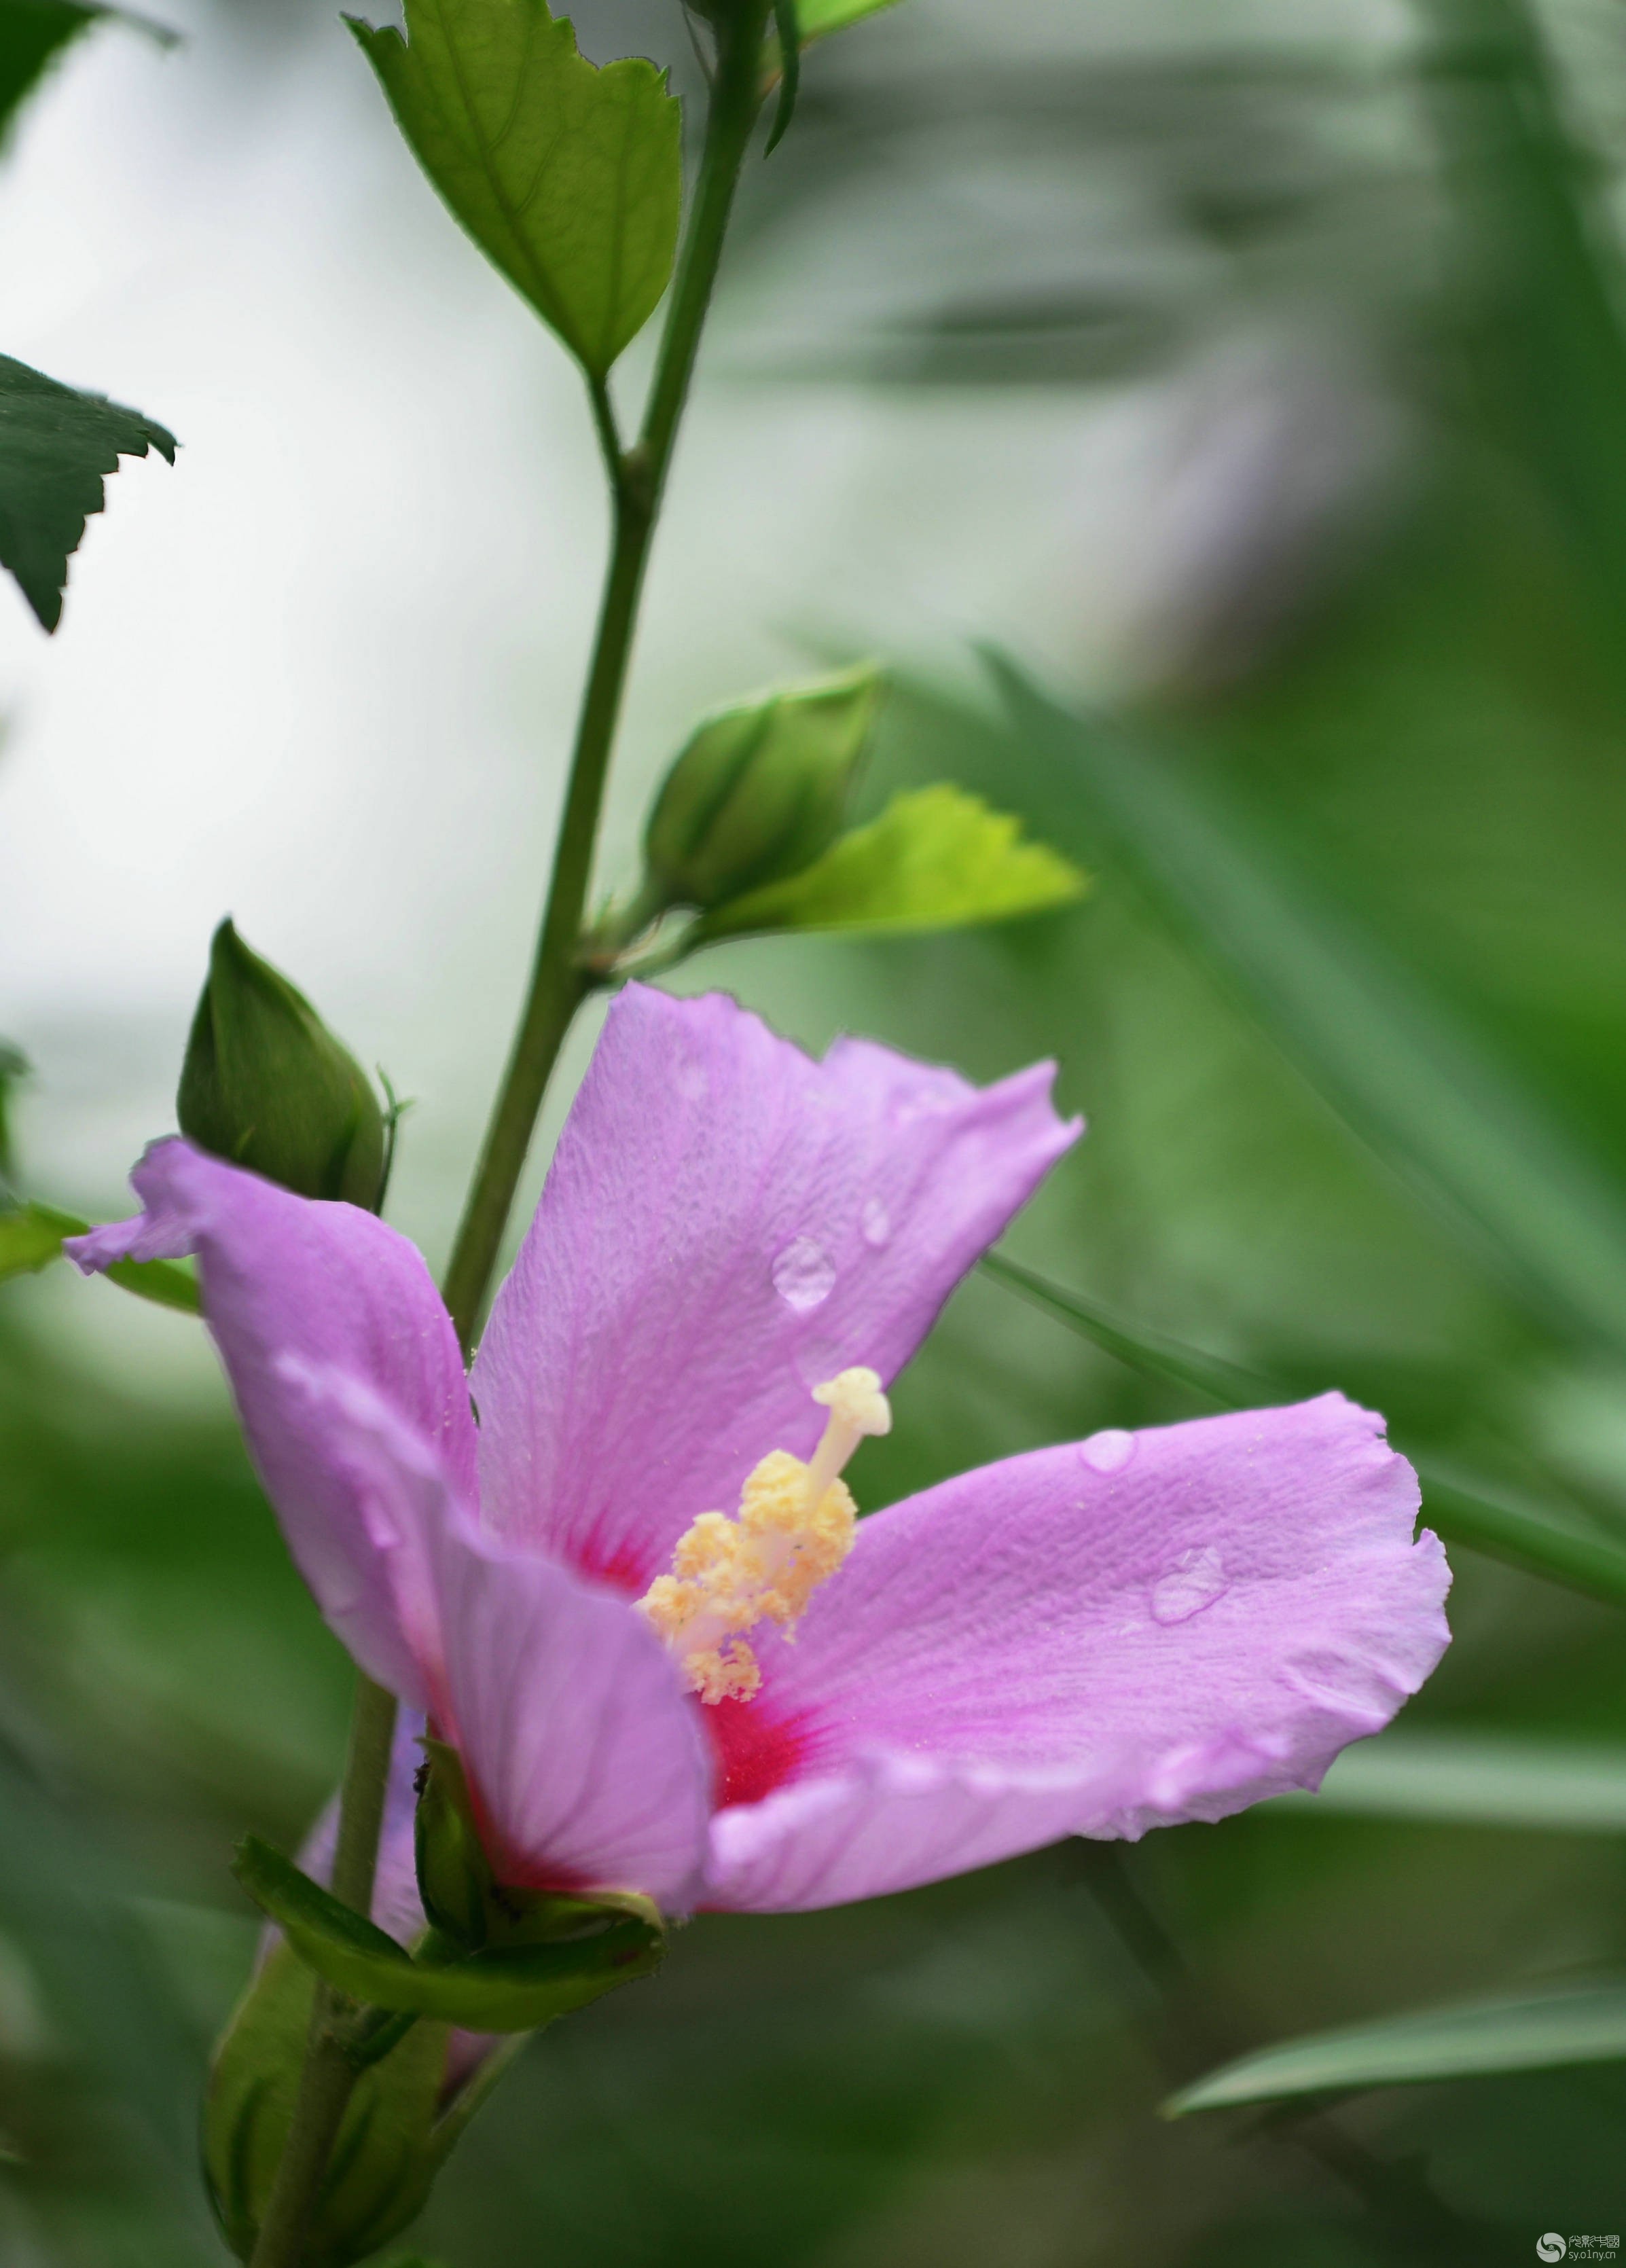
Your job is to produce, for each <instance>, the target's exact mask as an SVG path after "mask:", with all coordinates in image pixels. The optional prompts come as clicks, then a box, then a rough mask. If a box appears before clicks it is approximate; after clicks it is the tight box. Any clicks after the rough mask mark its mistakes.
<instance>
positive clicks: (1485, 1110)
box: [993, 659, 1626, 1354]
mask: <svg viewBox="0 0 1626 2268" xmlns="http://www.w3.org/2000/svg"><path fill="white" fill-rule="evenodd" d="M993 667H994V669H995V673H996V675H997V678H998V681H999V683H1000V686H1001V689H1002V690H1003V692H1004V696H1005V698H1006V700H1007V702H1008V703H1009V707H1010V711H1011V716H1012V724H1013V725H1014V728H1015V730H1016V732H1017V733H1019V735H1020V736H1021V737H1022V738H1023V740H1025V741H1026V742H1028V743H1030V744H1031V745H1032V746H1033V747H1034V748H1036V749H1038V750H1040V751H1041V752H1042V753H1043V754H1044V755H1047V756H1048V759H1049V761H1050V762H1052V763H1053V764H1054V766H1055V767H1056V770H1058V771H1064V772H1065V773H1066V775H1067V776H1068V777H1069V778H1070V779H1071V782H1072V783H1073V785H1074V788H1075V792H1076V793H1077V794H1078V796H1079V797H1080V798H1082V799H1084V801H1085V804H1086V805H1087V806H1088V807H1089V808H1090V810H1091V812H1092V813H1093V816H1094V817H1095V818H1096V820H1097V821H1099V823H1100V825H1101V827H1102V828H1104V829H1105V830H1106V831H1107V833H1108V834H1110V835H1111V836H1113V837H1114V838H1115V842H1116V844H1117V846H1118V848H1119V849H1120V850H1121V851H1122V853H1123V855H1124V856H1125V858H1126V859H1127V861H1128V862H1129V864H1130V865H1132V867H1133V868H1134V869H1135V871H1136V872H1137V874H1138V875H1139V877H1140V879H1141V880H1142V881H1143V882H1144V885H1145V886H1146V887H1147V888H1148V889H1149V891H1150V892H1151V894H1152V895H1154V896H1155V897H1156V898H1157V899H1158V900H1159V902H1161V903H1162V904H1163V905H1164V906H1165V907H1166V909H1167V910H1168V911H1169V912H1170V913H1171V914H1172V915H1173V916H1174V917H1175V918H1176V919H1177V920H1178V921H1179V922H1180V923H1181V925H1182V926H1183V927H1184V928H1185V930H1186V931H1187V932H1188V934H1189V935H1190V936H1191V937H1192V938H1193V939H1194V940H1195V941H1196V943H1197V945H1198V946H1199V947H1200V948H1201V950H1202V951H1203V953H1204V954H1206V955H1207V956H1208V957H1209V958H1210V959H1211V960H1212V961H1214V962H1215V963H1216V964H1217V965H1218V967H1219V968H1221V969H1222V970H1224V971H1225V973H1226V974H1227V975H1228V976H1230V977H1231V978H1232V981H1233V982H1234V983H1237V984H1238V985H1239V987H1240V990H1242V992H1243V993H1244V994H1245V996H1246V997H1247V999H1248V1000H1249V1001H1250V1002H1251V1004H1252V1005H1253V1007H1254V1010H1255V1012H1256V1013H1258V1015H1259V1016H1260V1018H1261V1019H1262V1021H1263V1022H1264V1023H1265V1025H1266V1026H1267V1027H1268V1028H1269V1030H1270V1031H1271V1032H1272V1033H1273V1034H1274V1035H1275V1036H1276V1037H1277V1040H1278V1041H1279V1042H1281V1044H1282V1045H1283V1046H1284V1048H1285V1049H1287V1051H1288V1052H1289V1053H1290V1054H1291V1056H1292V1057H1294V1059H1295V1060H1296V1061H1297V1062H1298V1063H1299V1065H1300V1067H1301V1068H1302V1069H1303V1070H1304V1071H1305V1072H1306V1074H1307V1075H1308V1076H1309V1077H1310V1078H1311V1079H1313V1080H1314V1081H1315V1083H1316V1084H1317V1085H1318V1086H1320V1087H1321V1089H1322V1090H1323V1092H1324V1093H1325V1094H1327V1095H1328V1098H1329V1100H1330V1101H1332V1102H1333V1103H1334V1105H1335V1108H1338V1109H1339V1110H1340V1111H1341V1112H1342V1113H1343V1115H1344V1116H1345V1117H1347V1119H1348V1120H1349V1122H1350V1124H1351V1125H1353V1126H1354V1127H1355V1128H1356V1129H1357V1131H1359V1132H1360V1133H1362V1134H1363V1135H1364V1136H1365V1138H1366V1139H1367V1140H1369V1141H1370V1142H1371V1143H1372V1146H1373V1147H1374V1148H1375V1149H1376V1150H1378V1151H1379V1152H1380V1154H1381V1155H1382V1156H1383V1157H1384V1158H1386V1159H1387V1160H1388V1161H1389V1162H1390V1163H1391V1164H1392V1165H1393V1166H1394V1167H1396V1168H1397V1169H1398V1170H1399V1171H1400V1172H1401V1173H1402V1175H1405V1176H1406V1177H1407V1178H1408V1179H1409V1181H1410V1182H1412V1184H1413V1185H1414V1186H1415V1187H1416V1189H1418V1190H1419V1192H1420V1193H1421V1194H1423V1195H1424V1197H1427V1198H1428V1199H1429V1200H1430V1201H1431V1203H1432V1204H1434V1205H1435V1206H1436V1207H1437V1208H1438V1210H1440V1211H1443V1212H1444V1213H1445V1214H1446V1216H1447V1218H1449V1219H1452V1220H1453V1221H1454V1222H1455V1223H1456V1224H1457V1225H1458V1226H1459V1227H1460V1228H1463V1229H1465V1230H1466V1231H1467V1232H1468V1233H1469V1234H1470V1235H1471V1236H1472V1237H1473V1239H1474V1241H1475V1243H1476V1244H1477V1246H1478V1248H1480V1250H1481V1251H1482V1252H1483V1253H1484V1254H1485V1255H1486V1256H1489V1257H1491V1258H1493V1259H1497V1260H1499V1262H1500V1263H1501V1264H1502V1266H1503V1267H1504V1269H1505V1270H1506V1271H1507V1272H1509V1273H1510V1274H1512V1276H1513V1278H1515V1280H1517V1281H1518V1282H1519V1283H1521V1284H1522V1285H1523V1286H1524V1287H1525V1289H1526V1290H1527V1292H1529V1293H1531V1294H1532V1295H1534V1298H1535V1299H1536V1300H1538V1301H1539V1303H1540V1304H1541V1306H1542V1307H1544V1308H1545V1309H1546V1310H1547V1312H1548V1313H1549V1315H1551V1316H1552V1317H1553V1319H1554V1320H1556V1321H1557V1322H1562V1323H1564V1324H1567V1325H1568V1326H1569V1328H1570V1329H1572V1330H1574V1331H1575V1332H1577V1333H1578V1334H1579V1335H1580V1336H1581V1337H1584V1338H1586V1339H1588V1340H1590V1341H1592V1342H1594V1343H1596V1342H1602V1343H1603V1344H1605V1345H1607V1346H1608V1348H1610V1349H1611V1350H1612V1351H1614V1352H1615V1353H1616V1354H1626V1192H1622V1190H1621V1189H1619V1188H1618V1187H1617V1186H1616V1185H1615V1182H1612V1181H1611V1179H1610V1178H1609V1176H1608V1174H1607V1173H1606V1172H1605V1171H1604V1170H1603V1169H1602V1168H1601V1167H1600V1165H1599V1164H1598V1163H1597V1162H1596V1161H1595V1160H1594V1159H1593V1157H1592V1156H1591V1155H1590V1154H1589V1153H1588V1152H1586V1149H1585V1148H1584V1146H1583V1145H1581V1144H1580V1143H1579V1142H1578V1140H1576V1139H1575V1138H1573V1137H1572V1136H1571V1133H1570V1131H1569V1130H1568V1129H1567V1128H1566V1127H1565V1126H1563V1124H1562V1123H1560V1122H1559V1121H1557V1120H1556V1119H1555V1118H1554V1117H1553V1116H1552V1115H1551V1113H1550V1112H1549V1109H1548V1108H1547V1105H1546V1103H1545V1101H1543V1100H1542V1098H1541V1096H1539V1095H1537V1094H1534V1093H1532V1092H1530V1091H1529V1090H1528V1089H1527V1088H1526V1087H1525V1086H1523V1085H1522V1083H1521V1082H1520V1081H1519V1079H1518V1077H1517V1075H1516V1073H1515V1072H1514V1071H1512V1069H1511V1068H1510V1067H1509V1066H1508V1065H1507V1064H1505V1063H1503V1062H1502V1061H1500V1060H1499V1059H1498V1058H1497V1056H1496V1055H1495V1054H1494V1053H1492V1052H1491V1051H1490V1049H1489V1048H1487V1047H1486V1046H1485V1045H1483V1043H1482V1042H1481V1041H1480V1040H1479V1038H1478V1037H1477V1035H1475V1034H1474V1033H1472V1032H1470V1031H1468V1030H1467V1029H1465V1028H1464V1027H1463V1026H1462V1025H1461V1024H1460V1022H1459V1021H1458V1020H1456V1019H1455V1017H1454V1016H1453V1014H1452V1013H1451V1011H1450V1010H1449V1009H1448V1008H1447V1007H1446V1005H1445V1004H1444V1003H1443V1002H1441V1001H1439V1000H1438V999H1436V998H1433V997H1432V996H1431V995H1430V994H1429V993H1428V992H1427V990H1425V989H1424V986H1423V984H1422V983H1420V981H1419V980H1418V979H1417V978H1416V976H1415V975H1414V974H1413V973H1412V972H1411V971H1409V969H1407V968H1405V967H1404V966H1403V965H1402V964H1401V963H1399V962H1397V961H1393V960H1391V959H1389V958H1388V957H1387V955H1386V954H1385V953H1384V952H1383V950H1382V948H1381V947H1380V946H1379V944H1378V942H1377V940H1376V939H1372V938H1371V937H1369V936H1366V935H1365V934H1364V933H1363V932H1361V931H1360V930H1359V929H1358V928H1357V926H1356V925H1355V924H1353V923H1351V922H1348V921H1345V920H1342V919H1340V918H1339V917H1338V916H1337V915H1336V914H1335V912H1334V911H1333V910H1332V909H1330V908H1328V906H1327V905H1326V904H1325V903H1324V902H1322V901H1321V900H1320V899H1318V898H1316V897H1315V896H1313V895H1312V893H1311V892H1310V891H1309V890H1308V889H1307V888H1306V887H1305V886H1304V885H1303V884H1302V883H1300V882H1299V881H1298V880H1295V879H1294V877H1293V876H1292V875H1291V874H1290V873H1287V872H1286V871H1285V870H1284V868H1283V867H1282V866H1281V865H1280V864H1279V863H1278V862H1277V860H1276V859H1275V858H1273V857H1272V856H1271V854H1270V851H1269V848H1268V846H1267V845H1266V843H1264V842H1263V841H1262V839H1261V837H1260V835H1259V831H1258V828H1257V825H1256V823H1254V822H1252V821H1250V819H1249V818H1248V816H1247V814H1245V813H1244V812H1243V811H1242V810H1241V809H1240V808H1238V807H1235V806H1232V805H1230V804H1228V803H1227V802H1226V801H1225V799H1224V798H1223V797H1222V796H1221V795H1220V793H1219V792H1218V790H1217V789H1216V788H1215V787H1214V786H1213V785H1212V784H1210V783H1208V782H1205V781H1202V780H1199V779H1198V778H1197V777H1196V775H1195V773H1194V772H1193V771H1192V770H1190V769H1189V767H1188V766H1185V765H1182V764H1181V763H1179V762H1176V761H1174V760H1173V759H1171V758H1170V757H1168V756H1167V755H1165V754H1163V753H1161V752H1159V750H1157V749H1155V748H1151V747H1144V746H1141V745H1138V744H1137V743H1135V742H1132V741H1131V740H1129V739H1127V738H1126V737H1125V736H1124V735H1122V733H1119V732H1117V731H1116V730H1115V728H1114V727H1113V726H1111V725H1108V724H1107V722H1106V721H1105V720H1103V719H1101V718H1079V717H1076V716H1073V715H1071V714H1070V713H1069V712H1068V711H1065V710H1063V709H1061V708H1059V707H1057V706H1056V704H1055V703H1053V702H1051V701H1050V700H1048V698H1047V697H1046V696H1044V695H1042V694H1041V692H1039V691H1038V689H1036V688H1035V687H1034V685H1033V684H1032V683H1031V682H1030V681H1028V680H1027V679H1026V677H1024V676H1023V675H1022V674H1021V672H1020V671H1019V670H1018V669H1017V668H1016V666H1014V665H1013V664H1012V663H1009V662H1006V661H1003V660H998V659H996V660H995V662H994V664H993Z"/></svg>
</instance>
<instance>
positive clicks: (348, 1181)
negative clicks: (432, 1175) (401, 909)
mask: <svg viewBox="0 0 1626 2268" xmlns="http://www.w3.org/2000/svg"><path fill="white" fill-rule="evenodd" d="M175 1108H176V1111H177V1114H178V1116H179V1117H180V1130H181V1132H182V1133H183V1134H184V1135H186V1137H187V1138H188V1140H189V1141H192V1142H195V1143H196V1144H197V1145H198V1147H199V1149H201V1150H210V1151H212V1152H214V1154H215V1155H216V1156H217V1157H218V1158H229V1159H230V1160H231V1161H232V1164H233V1165H235V1166H246V1167H249V1168H250V1169H251V1170H252V1171H253V1172H254V1173H256V1174H263V1175H265V1177H266V1179H267V1180H268V1181H271V1182H280V1183H281V1184H282V1186H283V1189H295V1190H297V1191H298V1194H299V1195H300V1196H301V1197H343V1198H345V1199H347V1200H348V1201H349V1204H357V1205H362V1206H364V1207H365V1208H366V1210H367V1211H375V1210H376V1209H377V1207H378V1204H379V1201H380V1199H381V1197H382V1196H383V1191H384V1173H385V1139H384V1116H383V1113H382V1111H381V1110H380V1109H379V1102H378V1098H377V1096H376V1095H375V1094H373V1091H372V1085H371V1083H370V1082H369V1080H368V1079H367V1078H366V1076H365V1074H364V1072H363V1071H362V1068H361V1066H360V1064H358V1063H357V1061H356V1059H355V1057H353V1056H352V1055H351V1054H350V1053H349V1050H348V1049H345V1048H343V1047H342V1046H341V1045H340V1043H339V1042H338V1041H337V1040H335V1037H334V1036H333V1034H332V1033H331V1032H330V1031H329V1030H328V1029H327V1026H326V1025H325V1024H324V1023H323V1022H322V1020H321V1019H320V1016H319V1015H318V1014H317V1013H316V1011H315V1009H314V1008H313V1007H312V1005H311V1004H310V1002H309V1001H308V1000H307V999H306V998H305V995H304V994H303V993H302V992H298V991H296V990H294V987H293V986H292V985H291V983H289V982H288V979H287V978H286V977H285V976H282V975H280V974H279V973H278V971H277V970H276V969H275V968H272V967H271V965H270V963H269V961H261V958H260V956H259V955H258V954H254V953H251V952H250V951H249V949H248V947H247V946H246V945H245V944H244V943H243V940H242V939H241V938H240V937H239V935H238V933H237V932H236V930H235V929H233V927H232V924H231V922H230V921H223V922H222V923H221V924H220V926H219V928H218V929H217V931H216V932H215V935H214V941H213V943H212V944H211V946H210V954H209V979H208V982H207V983H205V985H204V987H203V992H202V998H201V999H200V1000H199V1002H198V1005H197V1014H196V1016H195V1018H194V1019H193V1024H192V1036H191V1038H190V1039H189V1040H188V1042H187V1059H186V1062H185V1064H183V1065H182V1067H181V1072H180V1092H179V1093H178V1094H177V1095H176V1097H175Z"/></svg>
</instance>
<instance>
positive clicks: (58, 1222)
mask: <svg viewBox="0 0 1626 2268" xmlns="http://www.w3.org/2000/svg"><path fill="white" fill-rule="evenodd" d="M89 1226H90V1223H89V1221H88V1220H81V1219H79V1217H78V1215H77V1213H71V1212H59V1211H57V1209H56V1207H55V1205H45V1204H26V1205H22V1206H19V1207H18V1210H17V1211H14V1212H0V1284H4V1281H5V1279H6V1278H7V1277H8V1276H32V1275H38V1273H39V1271H40V1269H41V1268H48V1267H49V1266H50V1264H51V1263H52V1261H53V1260H60V1259H61V1258H62V1256H63V1239H64V1238H65V1237H70V1236H83V1235H84V1234H85V1231H86V1230H87V1229H88V1228H89ZM105 1272H106V1274H107V1281H108V1282H109V1283H110V1284H117V1285H120V1286H121V1288H122V1289H123V1290H124V1291H126V1292H134V1293H135V1294H136V1298H137V1299H138V1300H151V1301H152V1302H153V1303H154V1305H155V1306H157V1307H173V1308H175V1309H176V1310H177V1311H178V1312H179V1313H180V1314H183V1315H199V1314H202V1312H203V1310H202V1300H201V1299H200V1296H199V1293H198V1285H197V1278H196V1276H195V1274H194V1273H193V1271H192V1270H191V1269H190V1268H189V1267H188V1266H186V1265H185V1264H184V1263H181V1262H180V1261H178V1260H118V1261H115V1262H114V1264H113V1266H112V1267H111V1268H109V1269H107V1270H106V1271H105Z"/></svg>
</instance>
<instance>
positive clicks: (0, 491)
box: [0, 355, 175, 630]
mask: <svg viewBox="0 0 1626 2268" xmlns="http://www.w3.org/2000/svg"><path fill="white" fill-rule="evenodd" d="M149 449H156V450H157V451H158V454H159V455H160V456H161V457H164V458H166V460H168V462H169V463H171V464H172V465H173V463H174V461H175V439H174V436H173V434H172V433H168V432H166V431H165V429H164V427H163V426H162V425H158V424H155V423H153V421H152V419H151V418H150V417H143V416H142V415H141V413H140V412H139V411H138V410H135V409H121V408H120V407H119V405H118V403H117V402H116V401H106V400H104V399H103V397H102V396H101V395H100V394H77V393H76V392H75V391H74V389H73V387H70V386H60V385H58V383H57V381H56V380H55V379H54V378H46V377H43V376H42V375H41V374H40V372H39V371H37V370H30V369H29V367H28V365H26V363H20V362H13V361H12V359H11V357H10V356H9V355H0V567H6V568H9V569H10V570H11V573H12V574H13V575H14V576H15V577H16V578H17V580H18V585H19V586H20V587H21V590H22V593H23V596H24V597H25V598H26V600H27V601H28V603H29V605H30V606H31V607H32V608H33V610H34V613H35V615H37V616H38V617H39V620H40V626H41V627H42V628H43V629H45V630H55V628H56V625H57V623H58V622H60V621H61V620H62V611H63V588H64V586H65V585H66V584H67V580H68V559H69V555H70V553H71V552H73V551H76V550H77V549H78V545H79V539H80V537H81V536H82V535H83V534H84V533H85V521H86V520H87V519H89V518H90V517H91V515H92V512H99V511H100V510H101V509H102V505H103V502H104V500H105V497H104V490H103V485H102V484H103V482H104V480H105V478H106V476H107V475H108V474H109V473H116V472H117V470H118V468H119V459H120V458H121V457H144V456H145V455H146V453H147V452H148V450H149Z"/></svg>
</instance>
